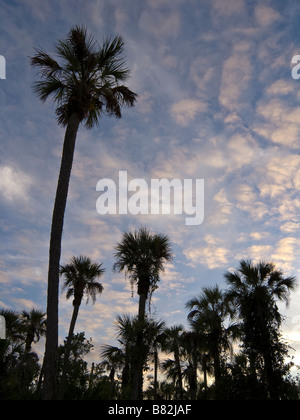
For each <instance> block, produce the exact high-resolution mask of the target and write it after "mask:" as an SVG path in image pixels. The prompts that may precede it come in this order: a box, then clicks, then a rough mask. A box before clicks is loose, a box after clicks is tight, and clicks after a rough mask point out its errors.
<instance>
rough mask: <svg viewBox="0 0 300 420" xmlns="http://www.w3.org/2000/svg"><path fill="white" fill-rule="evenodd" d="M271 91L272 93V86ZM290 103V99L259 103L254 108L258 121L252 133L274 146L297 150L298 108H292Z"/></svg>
mask: <svg viewBox="0 0 300 420" xmlns="http://www.w3.org/2000/svg"><path fill="white" fill-rule="evenodd" d="M275 88H276V86H275ZM271 89H273V91H274V86H273V88H272V87H271ZM277 89H278V86H277ZM290 102H291V100H290V98H288V99H281V98H278V97H277V98H272V99H270V100H266V101H265V100H263V101H261V102H260V103H259V104H258V105H257V108H256V114H257V117H258V118H259V119H258V123H257V125H256V126H255V128H254V131H255V132H256V133H258V134H259V135H261V136H263V137H265V138H266V139H267V140H271V141H272V142H274V143H275V144H279V145H282V146H285V147H289V148H291V149H297V148H298V147H299V136H300V123H299V121H300V107H299V106H295V107H292V106H291V105H290Z"/></svg>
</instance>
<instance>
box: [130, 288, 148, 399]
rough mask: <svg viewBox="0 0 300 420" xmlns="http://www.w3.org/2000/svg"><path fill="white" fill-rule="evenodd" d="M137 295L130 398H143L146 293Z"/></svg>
mask: <svg viewBox="0 0 300 420" xmlns="http://www.w3.org/2000/svg"><path fill="white" fill-rule="evenodd" d="M139 296H140V298H139V313H138V323H139V331H138V334H137V338H136V363H135V365H134V366H133V384H132V389H131V400H142V399H143V368H144V361H145V360H144V358H145V355H144V331H143V329H144V322H145V314H146V302H147V293H141V294H140V295H139Z"/></svg>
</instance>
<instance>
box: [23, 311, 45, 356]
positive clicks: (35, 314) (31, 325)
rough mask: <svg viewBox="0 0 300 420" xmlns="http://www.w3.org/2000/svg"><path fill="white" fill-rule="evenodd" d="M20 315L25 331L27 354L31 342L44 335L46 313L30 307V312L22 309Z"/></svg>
mask: <svg viewBox="0 0 300 420" xmlns="http://www.w3.org/2000/svg"><path fill="white" fill-rule="evenodd" d="M21 317H22V324H23V328H24V332H25V354H29V353H30V351H31V346H32V343H33V342H34V343H37V342H38V341H39V340H40V338H41V337H43V336H45V335H46V320H45V317H46V314H45V313H44V312H43V311H40V310H39V309H32V310H31V311H30V312H27V311H23V312H22V314H21Z"/></svg>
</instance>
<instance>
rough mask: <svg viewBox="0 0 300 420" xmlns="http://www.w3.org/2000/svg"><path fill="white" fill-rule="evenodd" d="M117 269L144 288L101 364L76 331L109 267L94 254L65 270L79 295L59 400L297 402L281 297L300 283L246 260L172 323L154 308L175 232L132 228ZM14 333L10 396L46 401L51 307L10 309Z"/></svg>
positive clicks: (0, 383) (8, 356) (4, 360)
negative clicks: (39, 350) (41, 349)
mask: <svg viewBox="0 0 300 420" xmlns="http://www.w3.org/2000/svg"><path fill="white" fill-rule="evenodd" d="M114 256H115V260H116V262H115V265H114V270H115V271H118V272H125V275H126V277H127V278H128V279H129V281H130V283H131V285H132V287H136V289H137V293H138V295H139V305H138V313H137V315H136V316H131V315H126V314H123V315H119V316H118V317H117V319H116V323H115V326H116V333H117V339H118V343H119V345H118V346H115V345H109V344H107V345H104V346H102V348H101V349H100V353H99V363H98V364H97V365H95V364H94V363H93V364H92V366H91V367H89V366H88V363H87V362H86V361H85V360H84V357H85V356H86V355H87V354H89V352H90V351H91V350H92V349H93V348H94V346H93V344H92V341H91V340H90V341H89V340H87V339H86V338H85V335H84V334H85V333H78V334H76V335H74V330H75V324H76V321H77V318H78V316H79V314H80V306H81V303H82V301H83V299H86V300H87V301H88V300H89V299H90V298H91V299H92V302H93V303H94V302H95V301H96V298H97V296H98V295H100V294H101V293H102V292H103V286H102V284H101V283H100V282H99V280H100V279H101V277H102V276H103V274H104V272H105V270H104V268H103V266H102V264H98V263H95V262H93V261H92V260H91V259H90V258H89V257H84V256H80V257H78V258H76V257H73V258H72V259H71V260H70V263H69V264H66V265H65V266H61V267H60V276H61V278H62V279H63V287H62V288H63V290H64V291H65V292H66V297H67V299H70V298H73V315H72V318H71V322H70V330H69V334H68V337H67V338H66V340H65V342H64V344H63V345H61V346H60V347H59V349H58V361H57V363H58V370H57V376H56V380H55V389H56V398H58V399H99V400H101V399H121V400H126V399H129V400H136V399H140V400H141V399H155V400H162V399H180V400H184V399H190V400H196V399H211V400H213V399H215V400H223V399H229V400H230V399H233V400H245V399H254V400H257V399H261V400H264V399H266V400H282V399H298V398H299V383H298V379H297V378H295V377H294V376H292V375H291V368H292V367H293V366H294V365H293V361H292V358H291V357H290V355H289V352H290V350H291V348H290V347H289V345H288V343H287V342H285V340H284V338H283V336H282V333H281V327H282V323H283V321H284V317H283V316H282V314H281V313H280V311H279V309H278V303H279V302H281V301H283V302H286V303H288V300H289V298H290V293H291V292H293V291H294V290H295V288H296V285H297V282H296V279H295V277H286V276H285V275H284V273H283V272H282V271H281V270H280V269H278V268H276V266H275V264H273V263H266V262H260V263H258V264H254V263H253V262H252V261H250V260H242V261H240V263H239V266H238V267H237V269H236V270H235V271H234V272H231V271H228V272H226V273H225V275H224V278H225V280H226V284H227V289H226V290H222V289H221V288H220V287H219V286H218V285H216V286H211V287H204V288H203V289H202V290H201V291H200V293H199V294H198V295H196V296H195V297H193V298H192V299H190V300H189V301H188V302H187V303H186V311H187V320H188V323H189V327H190V328H189V329H185V328H184V327H183V326H182V325H174V326H167V325H166V323H165V322H164V321H163V320H157V319H153V318H151V317H150V316H149V314H147V311H146V306H147V305H146V304H147V302H148V303H149V305H150V302H149V300H150V299H151V295H152V293H154V292H155V290H156V289H157V288H158V284H159V281H160V276H161V273H162V272H163V270H164V266H165V264H166V263H167V262H169V261H172V259H173V253H172V247H171V243H170V241H169V238H168V237H167V236H166V235H162V234H153V233H151V232H150V231H149V230H148V229H146V228H140V229H139V230H136V231H134V232H129V233H124V235H123V236H122V239H121V241H120V242H119V243H118V244H117V245H116V247H115V255H114ZM1 315H3V316H4V317H5V319H6V323H7V339H6V340H1V347H0V350H1V366H0V372H1V376H0V393H1V398H2V399H10V398H16V399H18V398H22V397H23V398H29V399H31V398H37V399H38V398H41V389H42V384H43V376H44V372H43V367H42V366H40V365H39V361H38V357H37V355H36V354H35V353H34V352H33V351H32V345H33V343H36V342H37V341H39V339H40V338H41V337H43V336H44V335H45V332H46V314H45V313H43V312H41V311H38V310H35V309H34V310H32V311H31V312H29V313H28V312H22V313H21V314H17V313H16V312H13V311H5V310H3V311H2V312H1Z"/></svg>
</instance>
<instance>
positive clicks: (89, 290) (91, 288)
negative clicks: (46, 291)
mask: <svg viewBox="0 0 300 420" xmlns="http://www.w3.org/2000/svg"><path fill="white" fill-rule="evenodd" d="M104 272H105V270H104V268H102V264H97V263H93V262H92V261H91V259H90V258H89V257H84V256H80V257H79V258H76V257H72V258H71V261H70V263H69V264H67V265H64V266H62V267H61V268H60V275H61V276H64V279H65V281H64V285H63V289H64V290H66V291H67V293H66V297H67V299H70V298H71V297H73V298H74V299H73V315H72V319H71V323H70V329H69V335H68V338H67V343H66V351H65V356H64V366H63V374H62V381H61V382H62V385H61V390H60V398H62V397H63V394H64V390H65V383H66V374H67V367H68V361H69V357H70V351H71V344H72V339H73V335H74V329H75V324H76V321H77V318H78V313H79V308H80V305H81V303H82V300H83V298H84V297H85V296H86V300H87V303H88V301H89V298H91V299H92V302H93V303H95V302H96V297H97V294H101V293H102V291H103V286H102V284H101V283H99V282H97V281H96V279H98V278H100V277H102V276H103V274H104Z"/></svg>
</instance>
